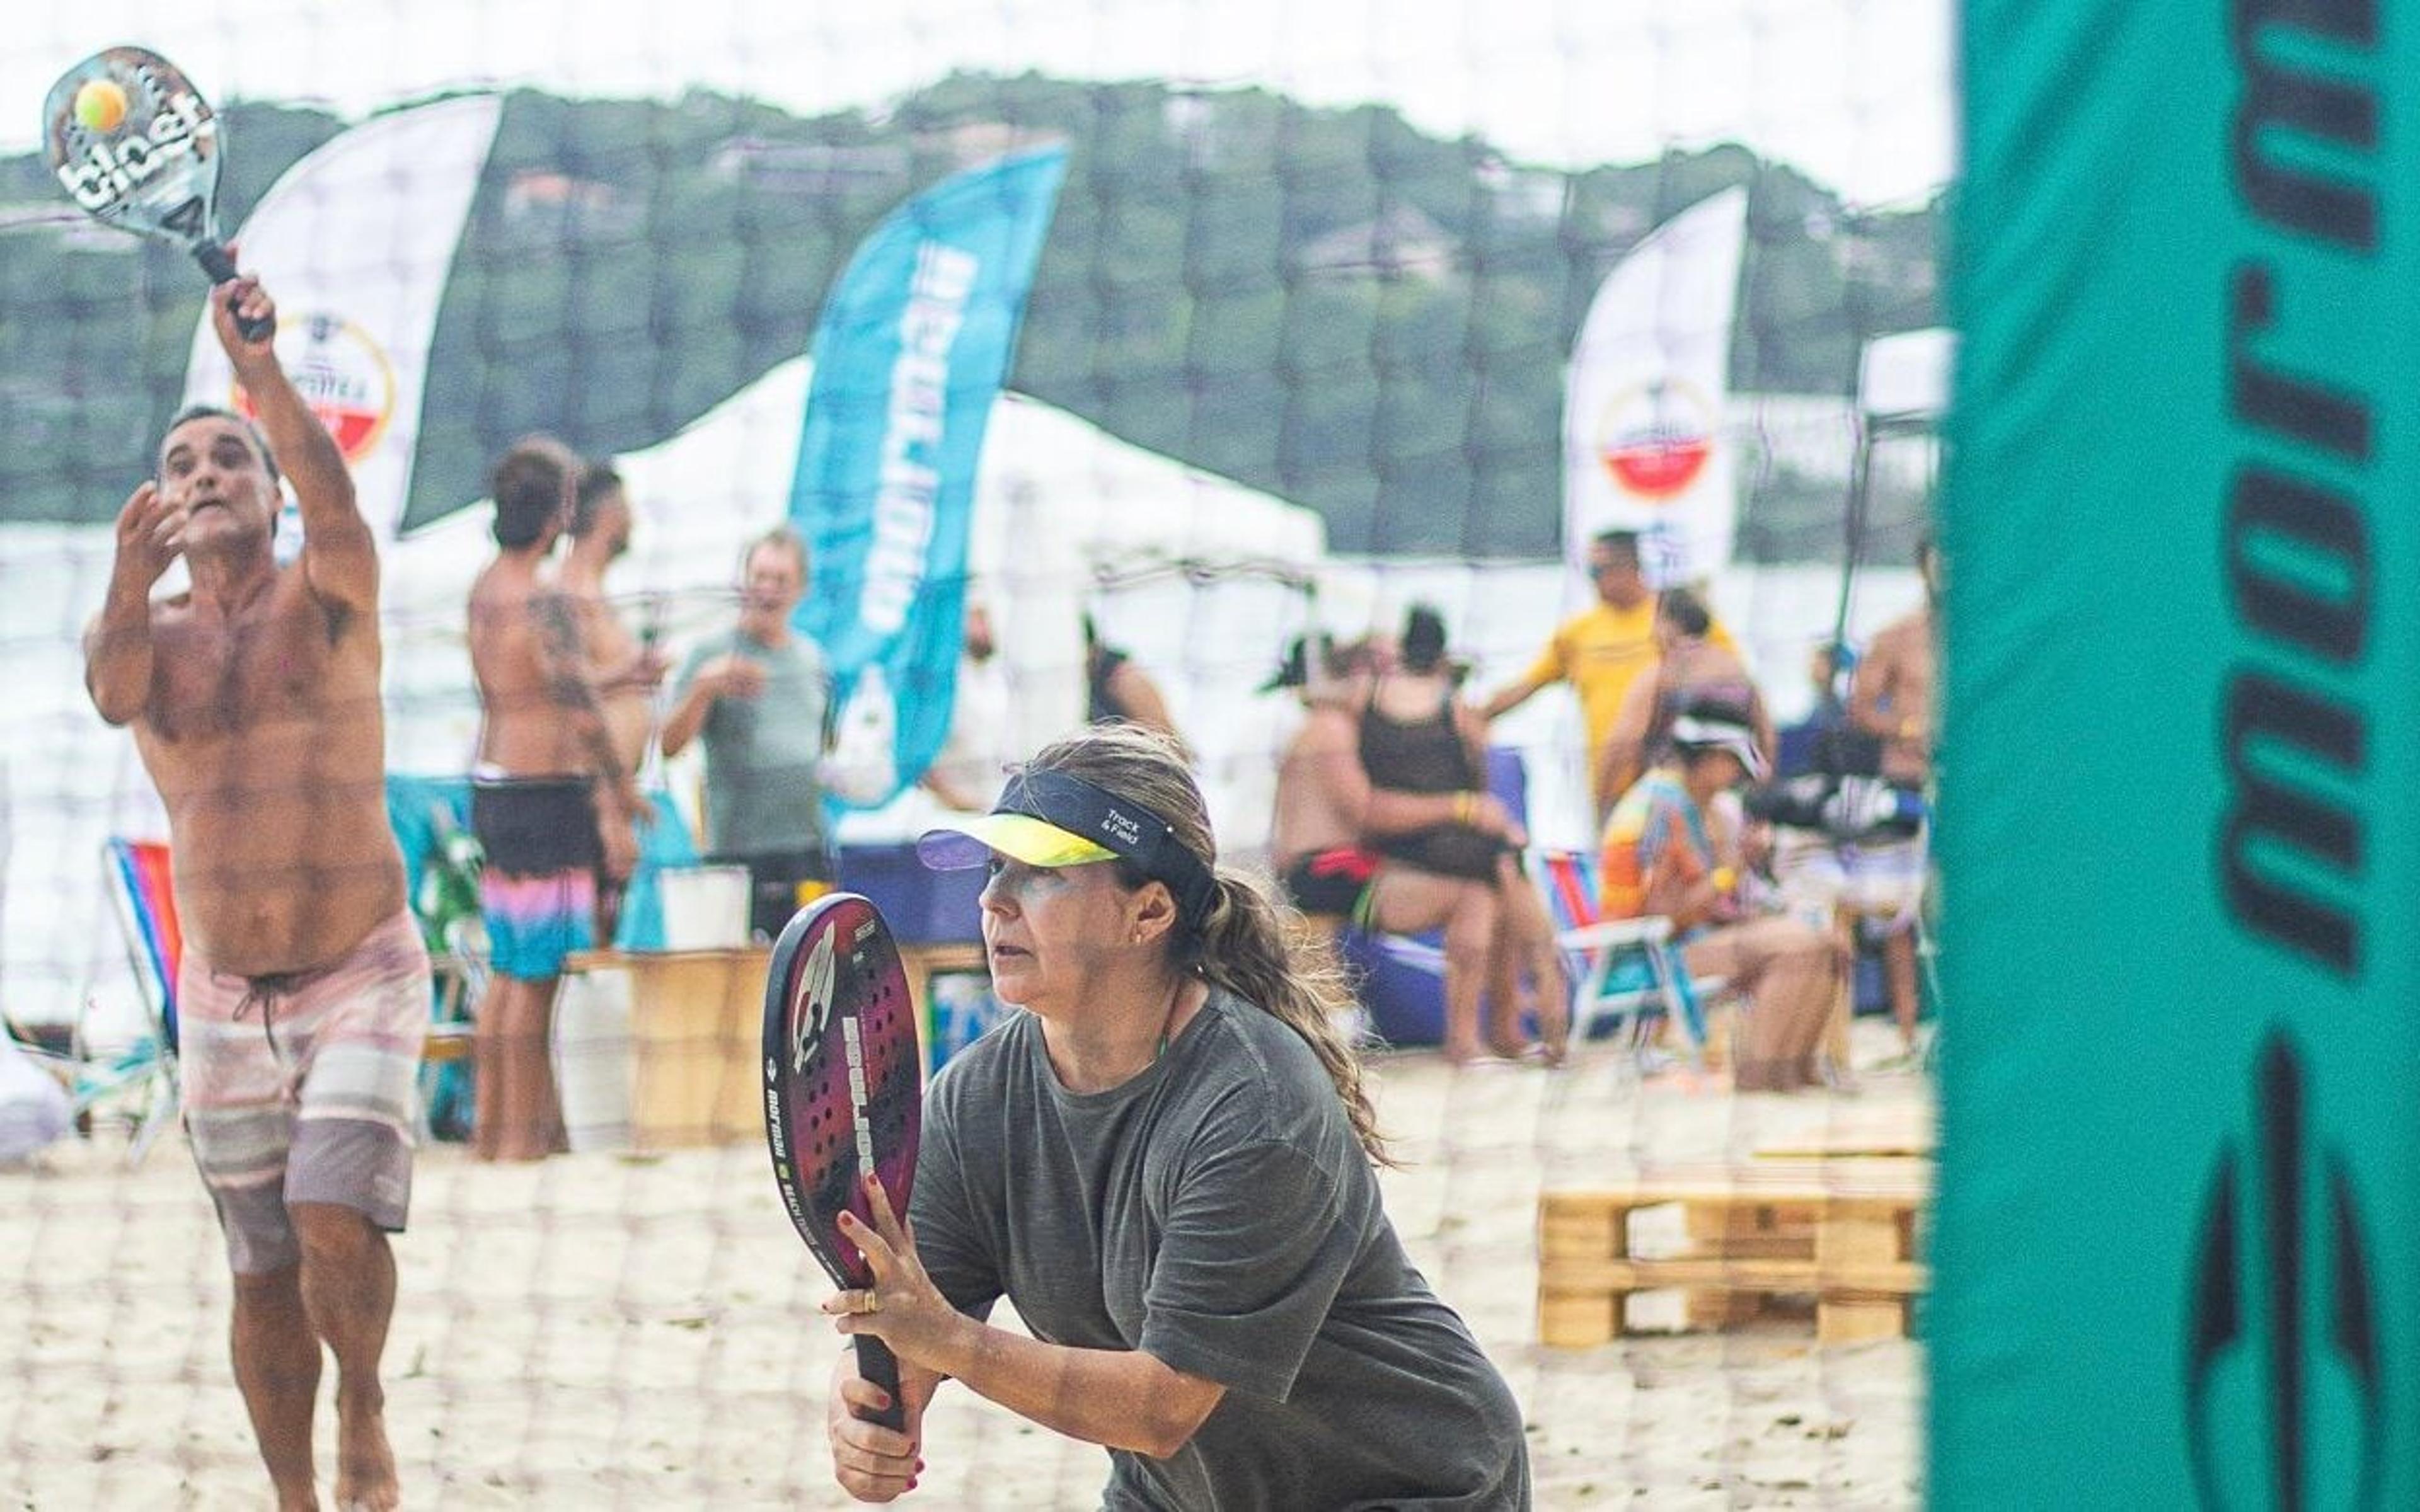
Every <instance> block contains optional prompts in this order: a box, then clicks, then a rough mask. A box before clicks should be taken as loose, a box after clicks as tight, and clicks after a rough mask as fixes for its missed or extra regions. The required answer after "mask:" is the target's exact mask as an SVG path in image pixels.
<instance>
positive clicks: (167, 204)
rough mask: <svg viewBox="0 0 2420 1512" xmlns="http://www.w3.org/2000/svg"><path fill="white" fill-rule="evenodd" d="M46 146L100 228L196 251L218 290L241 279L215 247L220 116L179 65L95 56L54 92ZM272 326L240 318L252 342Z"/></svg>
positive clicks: (137, 53)
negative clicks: (112, 226) (113, 229)
mask: <svg viewBox="0 0 2420 1512" xmlns="http://www.w3.org/2000/svg"><path fill="white" fill-rule="evenodd" d="M42 142H43V146H44V147H45V149H46V151H47V153H48V156H49V159H50V164H51V171H52V172H53V173H54V174H55V175H57V177H58V180H59V186H60V187H61V188H62V189H65V190H66V191H67V192H68V195H69V197H70V198H71V199H73V200H74V201H75V202H76V203H77V204H78V205H80V206H82V207H84V209H85V213H86V214H88V215H90V216H91V217H92V218H93V219H94V220H97V221H99V222H101V224H103V225H114V226H116V227H117V228H118V229H119V230H121V231H131V232H132V233H133V234H135V235H136V236H141V237H148V238H150V239H153V240H155V241H164V242H166V243H168V244H169V245H170V246H172V247H176V248H178V249H179V250H181V251H184V252H188V253H191V254H192V255H193V256H194V261H196V262H198V263H200V264H201V265H202V271H203V272H205V273H207V274H209V280H210V282H211V283H212V284H224V283H225V282H226V281H227V280H229V279H231V278H233V277H235V276H236V270H235V259H234V258H232V257H230V256H229V255H227V250H226V246H225V243H224V242H222V241H221V240H220V239H219V210H218V205H219V169H220V166H221V162H222V160H221V158H220V155H219V123H218V116H217V114H216V113H215V112H213V111H212V110H211V109H210V102H209V100H204V99H203V98H202V95H201V91H200V90H198V89H195V88H194V85H193V84H192V82H191V81H190V80H188V79H187V78H186V77H185V75H184V72H183V70H181V69H178V67H177V66H176V65H175V64H173V63H171V62H169V61H168V60H167V59H166V58H163V57H162V56H161V55H160V54H157V53H154V52H150V51H148V50H147V49H145V48H140V47H113V48H108V49H105V50H104V51H102V52H99V53H96V54H93V55H92V56H90V57H88V58H86V59H85V60H84V61H83V62H81V63H79V64H77V65H76V66H75V67H74V68H71V69H68V71H67V72H65V73H63V74H61V75H59V81H58V83H56V84H54V85H51V92H50V94H49V96H48V97H46V98H45V99H44V100H43V101H42ZM274 325H275V322H274V321H273V320H255V319H251V318H248V317H244V316H239V317H238V318H237V320H236V326H237V329H239V330H240V331H241V332H243V335H244V337H245V339H246V340H249V341H258V340H260V339H261V338H262V337H264V336H267V335H269V334H270V332H271V330H272V329H273V327H274Z"/></svg>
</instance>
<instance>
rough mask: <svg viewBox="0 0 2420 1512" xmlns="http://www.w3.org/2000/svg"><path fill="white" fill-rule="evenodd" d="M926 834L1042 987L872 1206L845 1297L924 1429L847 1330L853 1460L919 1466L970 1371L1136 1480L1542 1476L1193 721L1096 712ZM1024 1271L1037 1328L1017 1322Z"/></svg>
mask: <svg viewBox="0 0 2420 1512" xmlns="http://www.w3.org/2000/svg"><path fill="white" fill-rule="evenodd" d="M919 850H920V852H921V853H922V855H923V857H924V859H925V862H926V864H927V865H930V866H934V867H937V868H940V869H952V868H958V867H965V866H987V867H988V868H989V869H990V872H991V876H990V880H989V882H988V883H987V884H986V885H985V888H984V892H983V900H982V909H983V933H984V944H985V950H986V954H987V956H988V958H989V961H990V965H991V971H992V981H993V990H994V992H995V993H996V994H997V995H999V996H1000V997H1001V999H1002V1000H1003V1001H1005V1002H1008V1003H1012V1004H1016V1005H1017V1006H1019V1007H1021V1008H1023V1009H1024V1010H1025V1011H1024V1012H1021V1013H1018V1014H1016V1015H1014V1016H1013V1017H1011V1018H1010V1019H1009V1020H1007V1021H1006V1022H1004V1023H1003V1024H1001V1026H998V1027H997V1028H995V1029H994V1030H993V1031H992V1032H990V1033H989V1034H986V1035H985V1037H984V1038H982V1039H981V1040H978V1041H976V1042H975V1043H974V1044H972V1045H971V1046H970V1047H968V1048H967V1049H966V1050H965V1051H963V1052H961V1053H960V1054H959V1055H958V1056H957V1057H954V1058H953V1059H952V1060H951V1062H950V1063H949V1064H948V1065H947V1066H946V1067H944V1068H943V1069H942V1071H941V1073H940V1074H939V1076H938V1077H937V1078H936V1079H935V1080H934V1082H933V1085H932V1086H931V1088H928V1089H927V1091H926V1094H925V1100H924V1127H923V1148H922V1153H921V1155H920V1157H919V1159H918V1163H917V1167H916V1185H915V1191H914V1196H913V1199H912V1201H911V1203H910V1211H909V1214H908V1217H909V1219H910V1222H909V1223H908V1224H907V1225H904V1226H903V1225H902V1224H900V1223H899V1222H898V1221H897V1219H896V1218H895V1216H894V1215H893V1214H892V1210H891V1208H890V1205H889V1203H888V1201H887V1200H886V1198H885V1196H884V1194H882V1193H881V1192H880V1191H879V1189H878V1188H877V1189H876V1191H875V1192H874V1194H873V1197H874V1202H873V1206H874V1211H875V1216H876V1224H875V1226H874V1227H871V1228H869V1227H865V1226H864V1225H861V1224H856V1223H855V1222H854V1220H851V1221H850V1229H849V1237H850V1238H851V1240H852V1241H853V1242H856V1243H858V1244H859V1245H860V1246H861V1248H862V1249H863V1250H864V1252H865V1255H866V1258H867V1261H868V1263H869V1265H870V1267H871V1269H872V1271H873V1273H874V1277H875V1284H874V1285H873V1286H872V1287H871V1288H866V1289H864V1290H861V1291H857V1290H851V1291H842V1292H839V1293H836V1294H834V1295H833V1296H832V1297H831V1298H830V1299H829V1300H828V1301H827V1302H826V1303H825V1304H824V1310H825V1311H826V1312H828V1313H830V1314H832V1315H834V1316H835V1318H836V1319H837V1322H838V1327H839V1329H840V1332H842V1333H844V1334H859V1333H864V1334H873V1335H878V1336H880V1337H881V1338H882V1339H884V1340H885V1341H886V1342H887V1343H889V1345H890V1346H891V1348H892V1350H893V1351H894V1352H895V1353H896V1354H897V1355H898V1357H899V1361H900V1393H901V1396H902V1397H903V1399H904V1405H905V1407H906V1410H907V1427H906V1430H905V1431H904V1432H899V1431H893V1430H892V1429H889V1428H885V1427H877V1426H876V1425H875V1424H872V1423H870V1422H865V1421H861V1420H860V1419H858V1418H856V1417H855V1416H853V1415H851V1409H853V1408H876V1407H879V1406H881V1405H884V1403H885V1397H884V1396H883V1394H882V1393H881V1392H880V1391H879V1390H878V1389H877V1388H876V1387H874V1386H872V1385H870V1384H869V1383H867V1382H866V1381H862V1380H861V1379H860V1378H859V1377H858V1375H857V1367H856V1354H855V1351H854V1350H843V1351H842V1353H841V1358H840V1362H839V1364H838V1365H836V1366H835V1367H834V1374H833V1380H832V1391H831V1396H830V1402H831V1406H830V1413H829V1416H828V1418H827V1423H826V1427H827V1432H828V1435H829V1438H830V1445H831V1452H832V1463H833V1469H834V1473H835V1474H836V1475H837V1477H838V1479H839V1481H840V1484H841V1486H842V1487H843V1488H844V1489H846V1490H847V1491H848V1492H849V1493H850V1494H851V1495H853V1496H856V1497H858V1498H859V1499H861V1500H864V1501H889V1500H891V1499H892V1498H893V1497H896V1496H898V1495H899V1494H900V1493H901V1492H903V1491H905V1490H906V1489H908V1487H909V1486H910V1485H911V1483H912V1482H913V1480H914V1478H915V1472H916V1467H917V1464H918V1462H919V1457H920V1456H921V1455H923V1453H924V1444H923V1413H924V1409H925V1407H926V1405H927V1404H928V1403H929V1402H930V1401H931V1399H932V1396H933V1394H934V1392H935V1391H936V1390H937V1389H938V1388H939V1385H940V1384H941V1382H943V1381H953V1380H954V1381H960V1382H962V1383H963V1384H965V1385H966V1386H968V1387H969V1388H970V1389H971V1390H973V1391H974V1392H975V1393H976V1394H977V1395H979V1396H985V1397H987V1398H989V1399H990V1400H992V1401H995V1402H998V1403H1000V1404H1001V1405H1002V1406H1004V1407H1006V1408H1008V1409H1010V1410H1011V1411H1013V1412H1016V1413H1018V1414H1020V1415H1021V1416H1023V1417H1026V1418H1028V1419H1030V1420H1032V1422H1034V1423H1037V1424H1040V1425H1041V1426H1043V1427H1047V1428H1050V1429H1052V1430H1054V1431H1056V1432H1060V1433H1063V1434H1066V1435H1068V1436H1069V1437H1071V1438H1076V1439H1081V1440H1084V1441H1086V1442H1088V1443H1098V1444H1101V1445H1102V1446H1104V1447H1105V1448H1107V1449H1108V1450H1109V1483H1108V1485H1107V1486H1106V1487H1105V1488H1104V1489H1103V1491H1102V1504H1103V1505H1105V1506H1109V1507H1120V1508H1125V1507H1165V1508H1246V1509H1250V1512H1263V1509H1266V1508H1274V1507H1285V1508H1303V1509H1317V1508H1379V1507H1388V1508H1423V1509H1426V1508H1471V1509H1478V1508H1506V1507H1526V1506H1528V1504H1529V1464H1528V1450H1527V1448H1526V1446H1525V1444H1524V1442H1523V1439H1522V1431H1521V1412H1520V1409H1519V1407H1518V1406H1517V1404H1516V1403H1515V1402H1514V1401H1513V1398H1512V1391H1511V1389H1510V1388H1509V1387H1508V1386H1507V1385H1506V1384H1505V1382H1504V1379H1503V1377H1502V1376H1501V1375H1500V1374H1498V1373H1497V1369H1496V1367H1495V1365H1492V1364H1491V1363H1490V1362H1489V1361H1488V1359H1487V1357H1486V1356H1485V1355H1484V1354H1483V1353H1482V1352H1481V1350H1480V1348H1479V1345H1478V1343H1477V1342H1476V1341H1475V1340H1474V1339H1473V1338H1472V1337H1471V1335H1470V1331H1469V1330H1468V1329H1467V1328H1466V1327H1465V1326H1464V1324H1463V1321H1462V1319H1461V1318H1460V1317H1458V1316H1457V1315H1456V1314H1455V1313H1454V1311H1453V1309H1452V1308H1450V1307H1449V1306H1447V1305H1446V1304H1444V1303H1443V1302H1441V1301H1439V1300H1438V1299H1437V1297H1436V1295H1435V1292H1433V1291H1432V1290H1431V1289H1430V1288H1429V1286H1428V1283H1427V1282H1426V1281H1425V1280H1424V1279H1422V1277H1421V1276H1420V1273H1419V1271H1418V1270H1417V1269H1415V1268H1414V1267H1413V1265H1412V1263H1411V1261H1410V1260H1409V1259H1408V1258H1407V1257H1405V1255H1404V1249H1403V1245H1402V1243H1401V1242H1399V1241H1398V1240H1397V1238H1396V1235H1395V1230H1394V1227H1393V1225H1392V1224H1390V1223H1389V1222H1388V1218H1387V1213H1386V1210H1385V1208H1384V1206H1383V1204H1382V1203H1381V1201H1380V1196H1379V1191H1378V1182H1377V1179H1376V1173H1375V1171H1374V1170H1373V1165H1374V1164H1375V1163H1379V1162H1384V1161H1386V1160H1387V1153H1386V1148H1385V1145H1384V1142H1383V1141H1382V1139H1381V1137H1380V1135H1379V1134H1378V1133H1377V1128H1376V1123H1375V1119H1374V1115H1373V1110H1372V1107H1371V1104H1370V1099H1369V1096H1368V1094H1367V1092H1366V1091H1365V1089H1364V1088H1363V1087H1362V1083H1361V1072H1360V1067H1359V1064H1358V1062H1357V1060H1356V1058H1355V1057H1354V1054H1353V1052H1352V1050H1351V1048H1350V1047H1349V1046H1348V1045H1347V1044H1346V1042H1345V1041H1343V1040H1342V1038H1341V1037H1340V1036H1339V1035H1338V1033H1337V1032H1336V1030H1335V1029H1334V1028H1333V1027H1331V1017H1330V1015H1331V1013H1332V1012H1333V1011H1336V1010H1337V1009H1339V1008H1341V1007H1342V1005H1343V1002H1344V998H1343V995H1342V983H1341V981H1340V980H1338V979H1337V978H1336V977H1335V976H1334V975H1333V974H1332V973H1328V972H1323V971H1322V970H1321V969H1319V968H1318V967H1316V966H1314V965H1312V964H1310V963H1309V962H1308V961H1306V960H1304V959H1302V958H1300V957H1298V956H1296V955H1295V953H1294V950H1293V949H1292V947H1291V946H1290V945H1289V943H1288V938H1287V934H1286V932H1285V930H1284V928H1283V926H1282V916H1281V914H1280V907H1279V905H1278V904H1277V903H1274V902H1272V901H1271V900H1270V898H1269V897H1268V895H1267V894H1266V893H1265V892H1264V890H1263V888H1262V885H1261V884H1259V883H1258V882H1257V881H1256V880H1253V879H1251V878H1249V877H1247V876H1245V875H1243V874H1240V873H1237V872H1222V871H1219V870H1218V869H1217V867H1216V863H1215V856H1216V855H1217V847H1216V843H1215V841H1213V839H1212V837H1211V833H1210V824H1209V818H1208V815H1207V813H1206V811H1205V810H1204V809H1203V806H1202V795H1201V792H1200V790H1199V788H1197V787H1196V786H1195V784H1194V781H1193V779H1192V777H1191V775H1190V774H1189V773H1188V772H1187V770H1186V767H1185V763H1184V760H1183V758H1182V756H1181V755H1180V753H1179V751H1178V748H1176V746H1175V745H1174V743H1173V742H1171V741H1170V740H1168V739H1167V738H1166V737H1165V736H1162V735H1159V734H1156V733H1153V732H1149V731H1145V730H1141V729H1138V728H1135V727H1132V726H1104V727H1100V728H1096V729H1092V730H1087V731H1085V732H1083V733H1080V734H1078V735H1076V736H1074V737H1072V738H1070V739H1067V740H1064V741H1062V742H1060V743H1058V744H1056V745H1053V746H1050V747H1048V748H1046V749H1044V750H1043V751H1042V752H1040V753H1039V754H1038V755H1036V756H1035V757H1034V758H1033V760H1032V762H1030V763H1028V764H1026V765H1025V766H1023V767H1021V768H1019V769H1018V771H1017V773H1016V776H1015V777H1014V778H1013V779H1011V781H1010V783H1009V785H1008V788H1007V790H1006V791H1005V792H1004V793H1003V794H1002V795H1001V799H1000V802H999V803H998V804H997V805H996V806H995V808H994V809H993V810H992V812H991V813H989V814H987V815H984V816H981V817H970V818H969V819H967V820H965V821H964V822H963V823H960V824H955V825H951V826H950V827H948V828H946V829H941V830H935V831H932V832H930V833H928V834H926V835H925V836H924V838H923V841H920V843H919ZM1003 1297H1005V1298H1006V1299H1007V1300H1008V1301H1009V1302H1010V1303H1011V1304H1013V1305H1014V1306H1015V1307H1016V1312H1017V1316H1018V1317H1019V1318H1020V1319H1022V1320H1023V1321H1024V1323H1025V1326H1026V1328H1027V1329H1028V1330H1029V1331H1030V1332H1031V1335H1032V1336H1031V1337H1027V1336H1025V1335H1018V1334H1014V1333H1010V1332H1008V1331H1006V1330H1004V1329H998V1328H994V1327H991V1326H990V1325H989V1324H988V1323H987V1322H986V1321H985V1319H986V1318H987V1317H988V1316H989V1313H990V1311H991V1308H992V1306H993V1304H995V1303H997V1302H999V1301H1000V1300H1001V1298H1003Z"/></svg>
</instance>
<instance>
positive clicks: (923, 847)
mask: <svg viewBox="0 0 2420 1512" xmlns="http://www.w3.org/2000/svg"><path fill="white" fill-rule="evenodd" d="M994 851H998V852H999V853H1000V854H1001V855H1002V856H1008V857H1010V858H1012V859H1014V860H1018V861H1022V862H1024V863H1025V864H1026V865H1028V866H1082V865H1085V864H1086V863H1088V862H1092V861H1108V860H1114V859H1115V858H1116V856H1117V852H1115V851H1113V850H1110V849H1109V847H1108V846H1106V845H1097V844H1094V842H1093V841H1089V840H1086V839H1085V838H1084V837H1083V836H1081V835H1071V834H1069V833H1068V832H1067V831H1066V830H1063V829H1062V828H1060V827H1059V826H1058V825H1054V824H1051V823H1050V822H1049V821H1048V820H1047V819H1036V818H1034V817H1033V816H1032V814H1022V813H988V814H983V815H981V816H979V817H975V818H969V819H956V820H952V821H951V822H950V823H948V824H945V825H940V826H939V827H938V828H934V829H928V830H926V831H924V833H923V835H921V836H919V837H918V838H917V841H916V855H917V857H918V858H919V859H921V860H922V861H923V863H924V864H925V865H926V866H928V867H931V868H933V869H934V870H935V871H937V872H958V871H964V870H966V869H967V868H970V867H977V866H981V865H983V864H984V863H985V861H988V860H989V859H991V853H992V852H994Z"/></svg>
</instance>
